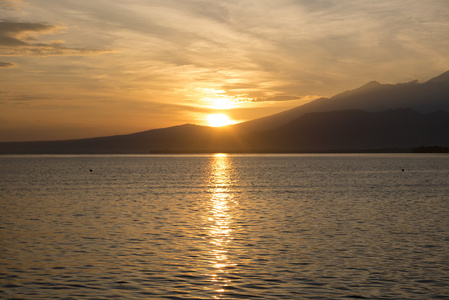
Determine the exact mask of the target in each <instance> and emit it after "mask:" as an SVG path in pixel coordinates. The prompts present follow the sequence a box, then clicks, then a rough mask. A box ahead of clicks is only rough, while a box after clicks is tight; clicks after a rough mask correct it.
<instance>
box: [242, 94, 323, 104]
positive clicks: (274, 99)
mask: <svg viewBox="0 0 449 300" xmlns="http://www.w3.org/2000/svg"><path fill="white" fill-rule="evenodd" d="M319 97H320V96H317V95H307V96H294V95H275V96H269V97H257V98H249V99H248V100H249V101H250V102H281V101H294V100H302V101H312V100H315V99H318V98H319Z"/></svg>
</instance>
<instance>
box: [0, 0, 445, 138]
mask: <svg viewBox="0 0 449 300" xmlns="http://www.w3.org/2000/svg"><path fill="white" fill-rule="evenodd" d="M447 70H449V1H448V0H376V1H372V0H276V1H273V0H221V1H217V0H114V1H110V0H58V1H55V0H0V141H26V140H59V139H74V138H85V137H96V136H106V135H115V134H127V133H133V132H139V131H144V130H149V129H154V128H163V127H169V126H175V125H181V124H186V123H190V124H197V125H220V124H225V123H232V122H243V121H248V120H251V119H255V118H259V117H263V116H267V115H271V114H274V113H277V112H280V111H283V110H287V109H290V108H293V107H296V106H299V105H302V104H304V103H307V102H309V101H311V100H313V99H317V98H319V97H330V96H333V95H335V94H337V93H339V92H342V91H345V90H349V89H354V88H357V87H359V86H361V85H363V84H365V83H367V82H369V81H372V80H377V81H380V82H383V83H388V82H391V83H398V82H407V81H411V80H414V79H418V80H420V81H426V80H428V79H430V78H432V77H435V76H437V75H439V74H440V73H443V72H445V71H447ZM214 115H219V116H217V117H214ZM220 122H221V123H220Z"/></svg>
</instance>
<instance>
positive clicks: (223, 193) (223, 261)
mask: <svg viewBox="0 0 449 300" xmlns="http://www.w3.org/2000/svg"><path fill="white" fill-rule="evenodd" d="M231 183H232V181H231V176H230V160H229V157H228V156H227V155H226V154H223V153H220V154H215V155H214V156H213V158H212V162H211V174H210V179H209V185H210V191H211V192H212V196H211V199H210V206H209V207H210V209H209V212H208V214H209V219H208V221H209V227H208V235H209V237H210V245H211V248H210V251H209V255H210V264H211V274H208V275H209V276H210V277H211V282H212V283H213V284H214V287H215V290H214V292H215V293H216V297H215V298H217V299H218V298H220V295H222V294H223V293H224V292H225V287H226V286H228V285H229V284H230V283H231V281H230V280H229V279H227V278H226V277H227V276H226V275H227V274H228V273H229V270H230V269H232V267H233V266H235V264H234V263H233V262H232V261H231V259H230V258H229V255H228V249H229V243H230V242H231V241H232V239H233V236H232V232H233V229H232V211H231V209H232V206H233V204H234V201H233V195H232V191H231V189H230V186H231Z"/></svg>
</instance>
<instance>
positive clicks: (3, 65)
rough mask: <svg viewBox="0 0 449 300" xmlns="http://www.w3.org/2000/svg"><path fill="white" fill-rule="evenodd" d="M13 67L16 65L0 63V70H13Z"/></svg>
mask: <svg viewBox="0 0 449 300" xmlns="http://www.w3.org/2000/svg"><path fill="white" fill-rule="evenodd" d="M15 66H16V64H14V63H10V62H6V61H0V68H13V67H15Z"/></svg>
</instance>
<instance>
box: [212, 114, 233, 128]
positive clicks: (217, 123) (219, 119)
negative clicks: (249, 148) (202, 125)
mask: <svg viewBox="0 0 449 300" xmlns="http://www.w3.org/2000/svg"><path fill="white" fill-rule="evenodd" d="M207 122H208V123H209V125H210V126H212V127H221V126H226V125H232V124H235V122H234V121H232V120H231V119H230V118H229V117H228V116H227V115H224V114H210V115H208V116H207Z"/></svg>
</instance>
